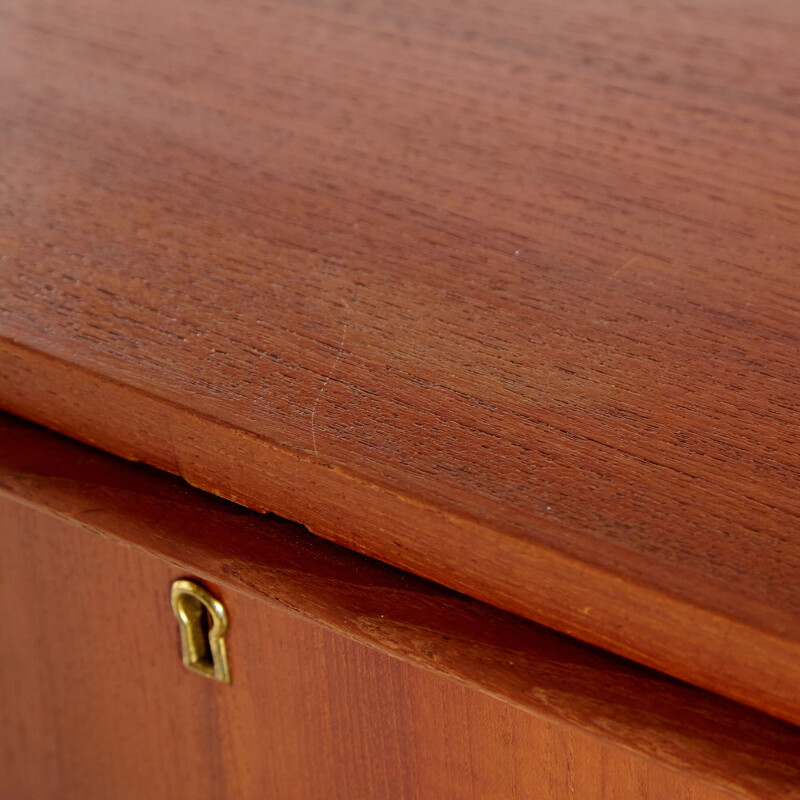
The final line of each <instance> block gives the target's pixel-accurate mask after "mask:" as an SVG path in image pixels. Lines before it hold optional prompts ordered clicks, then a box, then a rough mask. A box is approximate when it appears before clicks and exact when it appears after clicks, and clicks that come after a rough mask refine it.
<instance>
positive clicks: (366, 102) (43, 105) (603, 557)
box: [0, 0, 800, 722]
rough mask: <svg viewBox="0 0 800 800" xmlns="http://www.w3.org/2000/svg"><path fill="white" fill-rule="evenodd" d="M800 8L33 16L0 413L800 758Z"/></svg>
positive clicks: (5, 16) (26, 18)
mask: <svg viewBox="0 0 800 800" xmlns="http://www.w3.org/2000/svg"><path fill="white" fill-rule="evenodd" d="M798 41H800V4H798V3H797V2H796V0H772V1H771V2H769V3H761V4H753V3H751V2H749V0H702V1H700V0H697V1H696V2H689V3H683V4H680V5H675V4H674V3H672V2H667V0H652V2H649V3H642V2H638V0H602V2H601V1H600V0H573V2H567V3H563V2H562V3H556V2H552V1H550V0H534V1H533V2H523V0H507V2H505V3H504V4H500V5H497V4H492V3H490V2H488V1H486V2H481V1H480V0H479V1H478V2H470V3H463V4H462V3H457V2H455V0H430V2H425V3H419V2H414V0H396V1H395V2H387V1H386V0H353V2H347V3H345V2H322V1H320V2H312V0H309V1H308V2H297V0H294V1H293V2H288V0H286V1H278V2H275V3H271V4H270V3H266V4H265V3H263V2H258V3H255V2H254V3H251V2H245V1H244V0H243V1H241V2H231V3H225V4H221V3H217V2H212V0H191V2H188V1H187V0H158V2H156V0H136V2H132V0H115V2H113V3H112V2H110V0H74V1H73V2H72V3H69V4H64V3H58V2H55V1H54V0H0V85H2V87H3V90H2V92H0V177H1V180H0V220H2V222H0V237H1V238H0V246H1V250H0V270H2V272H1V273H0V274H2V283H1V284H0V306H1V307H2V311H1V312H0V336H1V337H2V338H0V405H2V407H4V408H6V409H8V410H10V411H12V412H14V413H17V414H20V415H22V416H27V417H30V418H32V419H34V420H37V421H39V422H42V423H44V424H47V425H49V426H51V427H53V428H56V429H58V430H60V431H63V432H65V433H68V434H70V435H72V436H75V437H77V438H80V439H83V440H86V441H89V442H91V443H93V444H96V445H99V446H100V447H103V448H105V449H108V450H111V451H113V452H116V453H118V454H120V455H124V456H126V457H129V458H135V459H140V460H144V461H147V462H149V463H152V464H154V465H156V466H158V467H161V468H163V469H168V470H170V471H173V472H175V473H178V474H180V475H182V476H183V477H184V478H186V480H188V481H189V482H191V483H192V484H195V485H197V486H199V487H201V488H204V489H207V490H210V491H212V492H215V493H217V494H220V495H223V496H226V497H228V498H230V499H233V500H236V501H237V502H240V503H243V504H245V505H248V506H250V507H252V508H255V509H258V510H272V511H275V512H277V513H279V514H281V515H282V516H285V517H287V518H289V519H292V520H294V521H297V522H301V523H303V524H305V525H307V526H308V527H309V528H310V529H311V530H312V531H313V532H315V533H318V534H320V535H322V536H325V537H327V538H330V539H332V540H335V541H337V542H339V543H342V544H345V545H347V546H349V547H352V548H355V549H358V550H360V551H362V552H365V553H367V554H370V555H373V556H376V557H378V558H380V559H383V560H385V561H388V562H390V563H392V564H395V565H397V566H400V567H402V568H404V569H407V570H410V571H414V572H416V573H419V574H421V575H424V576H426V577H429V578H432V579H433V580H436V581H439V582H441V583H444V584H446V585H448V586H451V587H454V588H456V589H459V590H461V591H464V592H467V593H469V594H472V595H474V596H475V597H478V598H480V599H482V600H486V601H488V602H490V603H493V604H494V605H496V606H499V607H501V608H504V609H507V610H510V611H514V612H516V613H518V614H522V615H524V616H527V617H530V618H532V619H534V620H537V621H540V622H543V623H545V624H547V625H550V626H553V627H556V628H559V629H561V630H564V631H566V632H568V633H570V634H573V635H576V636H579V637H581V638H583V639H586V640H588V641H590V642H593V643H595V644H599V645H601V646H603V647H606V648H608V649H611V650H614V651H615V652H618V653H621V654H623V655H626V656H628V657H631V658H634V659H636V660H638V661H640V662H643V663H645V664H648V665H651V666H655V667H657V668H659V669H662V670H664V671H667V672H669V673H671V674H673V675H675V676H677V677H680V678H683V679H685V680H688V681H691V682H693V683H696V684H698V685H700V686H703V687H705V688H710V689H713V690H715V691H718V692H721V693H723V694H726V695H729V696H731V697H733V698H735V699H738V700H740V701H743V702H745V703H749V704H752V705H755V706H757V707H759V708H761V709H763V710H766V711H768V712H771V713H773V714H777V715H779V716H782V717H784V718H786V719H789V720H791V721H794V722H800V691H799V690H798V687H800V581H799V580H798V577H800V526H798V516H799V515H800V481H799V480H798V476H799V473H800V450H798V424H797V406H798V384H799V382H800V381H798V368H799V366H800V358H799V356H800V225H799V224H798V223H800V199H799V198H800V158H799V157H798V142H800V89H799V87H800V56H798Z"/></svg>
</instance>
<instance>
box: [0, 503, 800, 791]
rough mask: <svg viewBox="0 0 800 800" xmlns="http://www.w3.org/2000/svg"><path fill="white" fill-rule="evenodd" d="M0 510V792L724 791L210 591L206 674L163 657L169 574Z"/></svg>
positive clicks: (170, 630)
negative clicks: (221, 659)
mask: <svg viewBox="0 0 800 800" xmlns="http://www.w3.org/2000/svg"><path fill="white" fill-rule="evenodd" d="M0 519H2V526H3V534H2V541H1V542H0V547H2V556H3V557H2V559H0V574H2V581H0V602H2V606H3V609H4V619H5V620H6V624H5V625H4V642H5V647H4V657H3V659H2V660H1V661H0V698H1V699H2V704H3V725H2V729H0V765H2V769H0V794H2V796H3V797H9V798H37V800H47V799H48V798H53V799H54V800H56V799H57V800H64V799H65V798H75V800H94V799H97V800H101V799H104V798H108V797H113V798H118V800H125V799H126V798H131V799H133V798H136V799H137V800H138V798H141V797H143V796H145V797H151V798H155V799H156V800H161V798H163V799H164V800H167V799H169V798H175V797H191V798H198V800H201V799H202V798H209V799H210V800H211V799H213V800H224V799H225V798H236V800H246V799H247V798H254V799H255V798H259V799H260V798H264V797H280V798H285V799H286V800H306V798H308V800H311V798H313V799H314V800H316V799H317V798H320V797H330V798H342V799H343V800H374V799H375V798H388V797H391V798H397V799H398V800H405V799H406V798H420V800H427V799H428V798H431V797H437V798H443V799H444V800H456V799H457V798H458V800H461V798H475V800H481V799H483V798H485V799H486V800H489V799H490V798H499V797H515V798H520V800H527V799H528V798H530V800H539V798H544V799H545V800H556V799H558V800H562V799H563V800H571V798H574V797H592V798H597V800H636V799H637V798H640V797H642V796H643V795H645V794H646V796H647V797H648V798H651V800H674V798H676V797H680V798H685V800H730V798H732V796H733V795H731V794H727V793H723V792H720V791H718V790H715V789H713V788H710V787H708V786H706V785H704V784H701V783H698V782H697V781H696V780H693V779H692V778H691V777H689V776H687V775H681V774H679V773H676V772H673V771H671V770H667V769H665V768H664V767H663V766H659V765H657V764H655V763H653V762H652V761H649V760H647V759H644V758H642V757H640V756H635V755H632V754H630V753H627V752H625V751H624V750H622V749H620V748H619V747H613V746H609V745H608V744H604V743H603V742H600V741H598V740H596V739H593V738H591V737H589V736H587V735H586V734H585V733H582V732H578V731H575V730H573V729H570V728H569V727H567V726H565V725H563V724H562V725H559V724H554V723H551V722H546V721H544V720H541V719H537V718H535V717H532V716H531V715H529V714H525V713H524V712H522V711H519V710H517V709H515V708H513V707H511V706H509V705H507V704H505V703H502V702H500V701H499V700H495V699H493V698H490V697H486V696H485V695H482V694H479V693H477V692H476V691H474V690H473V689H470V688H468V687H464V686H459V685H458V684H456V683H453V682H452V681H448V680H445V679H443V678H441V677H438V676H435V675H433V674H431V673H430V672H426V671H423V670H419V669H415V668H414V667H411V666H410V665H408V664H406V663H403V662H401V661H398V660H395V659H392V658H388V657H387V656H386V655H384V654H382V653H379V652H377V651H376V650H374V649H371V648H367V647H364V646H362V645H360V644H357V643H355V642H353V641H351V640H348V639H345V638H343V637H341V636H339V635H337V634H334V633H332V632H331V631H329V630H325V629H323V628H320V627H318V626H316V625H313V624H311V623H309V622H307V621H305V620H301V619H299V618H297V617H295V616H290V615H288V614H287V613H285V611H279V610H276V609H272V608H269V607H267V606H265V605H264V604H263V603H260V602H258V601H255V600H252V599H248V598H246V597H244V596H242V595H240V594H238V593H236V592H232V591H222V592H220V591H219V589H215V591H216V592H217V594H220V595H221V597H222V598H223V600H224V602H225V603H226V605H227V608H228V612H229V614H230V617H231V628H230V635H229V637H228V646H229V650H230V653H231V665H232V669H233V684H232V685H231V686H224V685H222V684H216V683H213V682H212V681H209V680H207V679H204V678H201V677H198V676H196V675H194V674H191V673H189V672H187V671H186V670H185V669H184V668H183V667H182V665H181V661H180V657H179V647H178V641H177V630H176V628H175V620H174V618H173V617H172V612H171V609H170V607H169V585H170V582H171V580H173V579H174V578H176V577H179V576H182V575H183V574H184V573H182V572H181V571H180V570H179V569H177V568H176V567H174V566H170V565H168V564H166V563H164V562H162V561H158V560H156V559H153V558H150V557H148V556H146V555H144V554H142V553H141V552H135V551H133V550H130V549H127V548H123V547H120V546H119V544H118V543H116V542H113V541H110V540H104V539H103V538H101V537H98V536H93V535H92V534H91V533H89V532H88V531H86V530H85V529H82V528H80V527H78V526H76V525H74V524H70V523H68V522H65V521H61V520H56V519H53V518H52V517H50V516H47V515H45V514H42V513H41V512H37V511H35V510H32V509H26V508H24V507H23V506H22V505H21V504H20V503H18V502H16V501H9V500H8V499H0ZM121 600H122V601H123V602H122V604H120V601H121ZM48 601H49V602H48ZM9 612H10V616H9ZM120 615H122V616H123V617H124V621H125V624H124V625H120ZM9 620H10V621H12V623H13V624H12V625H10V626H9V625H8V621H9ZM776 796H777V795H776ZM781 796H789V795H781ZM793 796H798V795H797V794H796V793H794V794H793Z"/></svg>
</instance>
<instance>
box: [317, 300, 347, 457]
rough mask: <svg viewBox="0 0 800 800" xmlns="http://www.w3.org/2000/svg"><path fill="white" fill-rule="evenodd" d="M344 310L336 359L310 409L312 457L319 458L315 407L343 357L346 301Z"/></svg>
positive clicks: (345, 331) (345, 330)
mask: <svg viewBox="0 0 800 800" xmlns="http://www.w3.org/2000/svg"><path fill="white" fill-rule="evenodd" d="M344 305H345V308H346V309H347V311H348V317H347V319H346V320H345V322H344V327H343V328H342V340H341V341H340V342H339V347H338V348H337V352H336V358H334V359H333V363H332V364H331V368H330V369H329V370H328V376H327V377H326V378H325V380H324V381H323V382H322V386H320V387H319V392H317V399H316V400H315V401H314V406H313V407H312V409H311V442H312V445H313V447H314V455H315V456H319V451H318V450H317V430H316V428H315V427H314V418H315V417H316V415H317V406H318V405H319V401H320V399H321V398H322V394H323V392H324V391H325V387H326V386H327V385H328V381H330V379H331V378H332V377H333V375H334V373H335V372H336V367H337V366H338V365H339V361H341V358H342V356H343V355H344V340H345V339H346V338H347V328H348V326H349V325H350V315H349V312H350V305H349V304H348V303H347V301H346V300H345V301H344Z"/></svg>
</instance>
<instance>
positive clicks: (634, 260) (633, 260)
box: [608, 253, 642, 280]
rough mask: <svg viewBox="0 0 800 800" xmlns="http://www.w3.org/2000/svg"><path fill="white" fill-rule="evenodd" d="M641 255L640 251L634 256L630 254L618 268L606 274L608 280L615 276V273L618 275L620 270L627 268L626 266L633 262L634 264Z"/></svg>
mask: <svg viewBox="0 0 800 800" xmlns="http://www.w3.org/2000/svg"><path fill="white" fill-rule="evenodd" d="M641 257H642V254H641V253H637V254H636V255H635V256H632V257H631V258H629V259H628V260H627V261H626V262H625V263H624V264H623V265H622V266H621V267H620V268H619V269H617V270H614V272H612V273H611V274H610V275H609V276H608V278H609V280H611V278H616V277H617V275H619V274H620V272H622V270H624V269H628V267H630V266H632V265H633V264H635V263H636V262H637V261H638V260H639V259H640V258H641Z"/></svg>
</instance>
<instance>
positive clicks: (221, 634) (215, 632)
mask: <svg viewBox="0 0 800 800" xmlns="http://www.w3.org/2000/svg"><path fill="white" fill-rule="evenodd" d="M170 599H171V601H172V611H173V612H174V614H175V617H176V619H177V620H178V624H179V625H180V629H181V649H182V651H183V664H184V666H185V667H186V668H187V669H190V670H192V671H193V672H198V673H200V675H205V676H206V678H213V679H214V680H216V681H222V683H230V682H231V674H230V670H229V669H228V655H227V653H226V651H225V634H226V632H227V630H228V615H227V613H226V612H225V607H224V606H223V605H222V603H220V601H219V600H217V598H216V597H213V596H212V595H210V594H209V593H208V592H207V591H206V590H205V589H204V588H203V587H202V586H200V585H199V584H197V583H195V582H194V581H189V580H178V581H175V582H174V583H173V584H172V591H171V592H170Z"/></svg>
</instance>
